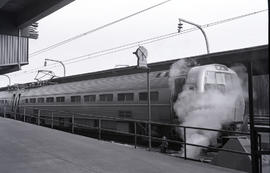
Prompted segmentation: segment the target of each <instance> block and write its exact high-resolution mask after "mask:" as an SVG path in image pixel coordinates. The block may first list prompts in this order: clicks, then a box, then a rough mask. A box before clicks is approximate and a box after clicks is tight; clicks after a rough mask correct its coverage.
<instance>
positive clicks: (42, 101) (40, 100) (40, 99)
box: [37, 97, 45, 103]
mask: <svg viewBox="0 0 270 173" xmlns="http://www.w3.org/2000/svg"><path fill="white" fill-rule="evenodd" d="M37 102H38V103H44V102H45V99H44V98H42V97H41V98H38V99H37Z"/></svg>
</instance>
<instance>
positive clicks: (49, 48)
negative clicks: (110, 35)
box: [30, 0, 172, 57]
mask: <svg viewBox="0 0 270 173" xmlns="http://www.w3.org/2000/svg"><path fill="white" fill-rule="evenodd" d="M169 1H172V0H166V1H163V2H161V3H158V4H155V5H153V6H151V7H148V8H145V9H143V10H140V11H138V12H135V13H133V14H130V15H128V16H125V17H122V18H120V19H117V20H114V21H112V22H109V23H107V24H105V25H102V26H99V27H97V28H95V29H92V30H89V31H87V32H84V33H82V34H78V35H76V36H73V37H71V38H68V39H66V40H63V41H61V42H58V43H56V44H53V45H51V46H48V47H46V48H43V49H40V50H38V51H35V52H33V53H30V56H31V57H33V56H36V55H39V54H41V53H43V52H46V51H49V50H51V49H54V48H56V47H59V46H62V45H64V44H67V43H69V42H71V41H74V40H76V39H78V38H81V37H84V36H86V35H88V34H90V33H93V32H95V31H98V30H101V29H103V28H106V27H108V26H111V25H113V24H116V23H118V22H121V21H123V20H126V19H128V18H131V17H133V16H136V15H138V14H141V13H143V12H146V11H148V10H151V9H153V8H155V7H158V6H161V5H163V4H165V3H167V2H169Z"/></svg>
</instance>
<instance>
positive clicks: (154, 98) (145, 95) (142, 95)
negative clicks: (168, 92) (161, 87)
mask: <svg viewBox="0 0 270 173" xmlns="http://www.w3.org/2000/svg"><path fill="white" fill-rule="evenodd" d="M150 96H151V97H150V98H151V101H158V97H159V94H158V92H157V91H153V92H151V93H150ZM139 100H140V101H147V100H148V93H147V92H141V93H139Z"/></svg>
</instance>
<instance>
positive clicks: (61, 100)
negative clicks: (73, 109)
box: [56, 97, 65, 102]
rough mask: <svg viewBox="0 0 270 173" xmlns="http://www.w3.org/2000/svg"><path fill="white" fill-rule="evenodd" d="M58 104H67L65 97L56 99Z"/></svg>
mask: <svg viewBox="0 0 270 173" xmlns="http://www.w3.org/2000/svg"><path fill="white" fill-rule="evenodd" d="M56 102H65V97H56Z"/></svg>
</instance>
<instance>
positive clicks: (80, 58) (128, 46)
mask: <svg viewBox="0 0 270 173" xmlns="http://www.w3.org/2000/svg"><path fill="white" fill-rule="evenodd" d="M267 10H268V9H265V10H260V11H256V12H252V13H248V14H244V15H240V16H236V17H232V18H228V19H224V20H220V21H216V22H212V23H209V24H205V25H201V27H202V28H208V27H211V26H215V25H218V24H222V23H226V22H230V21H233V20H236V19H240V18H243V17H247V16H251V15H254V14H257V13H261V12H264V11H267ZM195 30H198V28H195V27H194V28H190V29H186V30H183V31H182V32H181V33H177V32H173V33H169V34H164V35H160V36H157V37H152V38H148V39H145V40H141V41H136V42H131V43H127V44H124V45H120V46H117V47H113V48H109V49H104V50H100V51H96V52H92V53H89V54H86V55H81V56H78V57H73V58H69V59H67V60H65V61H62V62H69V63H66V65H67V64H73V63H76V62H80V61H84V60H87V59H93V58H96V57H100V56H104V55H108V54H111V53H116V52H120V51H123V50H127V49H131V48H134V47H137V46H138V45H145V44H150V43H153V42H157V41H161V40H165V39H168V38H171V37H175V36H177V35H179V34H185V33H189V32H192V31H195ZM70 61H71V62H70ZM48 66H51V67H50V68H54V67H57V66H58V64H55V63H53V64H51V65H48ZM42 67H43V66H41V67H39V68H34V69H30V70H29V71H24V73H35V72H36V70H38V69H40V68H42ZM16 75H18V74H16ZM19 75H20V74H19Z"/></svg>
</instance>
